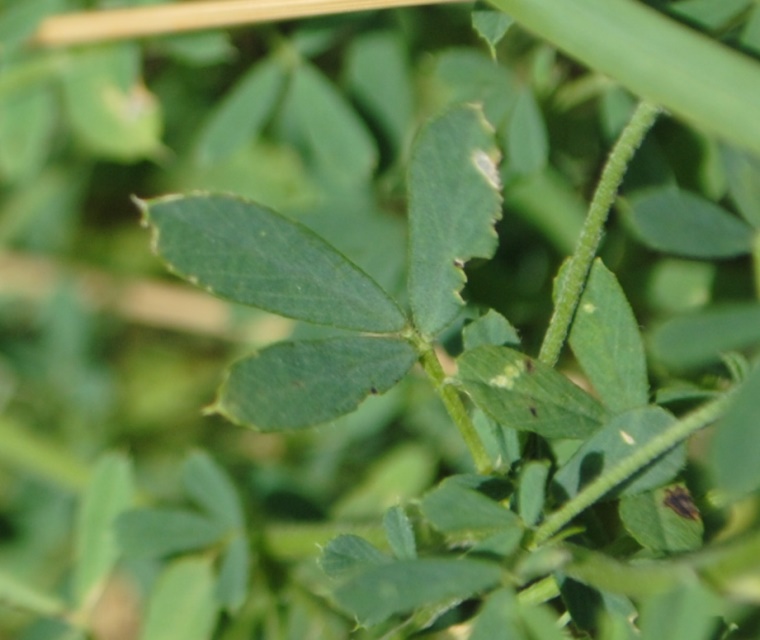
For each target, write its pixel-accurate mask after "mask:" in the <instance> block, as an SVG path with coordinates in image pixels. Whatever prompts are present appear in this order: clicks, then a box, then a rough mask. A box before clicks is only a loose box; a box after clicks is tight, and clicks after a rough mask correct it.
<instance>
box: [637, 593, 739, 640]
mask: <svg viewBox="0 0 760 640" xmlns="http://www.w3.org/2000/svg"><path fill="white" fill-rule="evenodd" d="M727 604H728V603H724V602H721V600H720V599H719V598H718V596H717V594H715V593H714V592H713V591H711V590H709V589H708V588H707V587H706V586H704V585H703V584H701V583H699V582H697V581H695V580H693V581H689V583H688V584H683V585H679V586H678V587H676V588H674V589H672V590H671V591H669V592H668V593H667V594H660V595H659V596H652V597H650V598H648V599H647V600H646V601H645V602H644V603H643V605H642V606H641V609H640V611H641V613H640V615H639V619H638V620H637V623H638V626H639V628H640V629H641V636H640V637H641V640H660V639H661V638H670V639H672V640H709V639H710V638H715V637H716V635H715V631H716V628H717V627H718V624H719V620H720V617H721V616H722V615H724V610H725V608H726V606H727ZM728 637H730V634H729V636H728Z"/></svg>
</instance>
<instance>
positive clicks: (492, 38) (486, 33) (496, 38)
mask: <svg viewBox="0 0 760 640" xmlns="http://www.w3.org/2000/svg"><path fill="white" fill-rule="evenodd" d="M513 24H514V20H512V18H510V17H509V16H508V15H507V14H505V13H502V12H501V11H496V10H495V9H492V8H491V7H489V6H488V5H487V4H486V3H485V2H481V1H480V0H479V1H478V2H476V3H475V6H474V7H473V8H472V26H473V28H474V29H475V31H476V32H477V34H478V35H479V36H480V37H481V38H483V40H485V41H486V44H487V45H488V49H489V50H490V52H491V56H492V57H493V58H494V59H495V58H496V45H498V44H499V42H501V39H502V38H503V37H504V36H505V35H506V34H507V31H509V28H510V27H511V26H512V25H513Z"/></svg>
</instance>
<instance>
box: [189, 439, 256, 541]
mask: <svg viewBox="0 0 760 640" xmlns="http://www.w3.org/2000/svg"><path fill="white" fill-rule="evenodd" d="M182 484H183V486H184V489H185V492H186V493H187V495H188V496H189V497H190V498H191V499H192V500H193V502H195V503H196V504H197V505H198V506H199V507H200V508H201V509H203V510H204V511H205V512H206V513H207V514H208V515H210V516H212V518H213V519H214V520H215V521H217V522H218V523H219V524H221V525H224V526H225V527H230V528H235V529H242V527H244V526H245V523H244V521H243V511H242V509H241V507H240V499H239V498H238V495H237V491H236V490H235V486H234V485H233V484H232V480H231V479H230V477H229V476H228V475H227V474H226V473H225V472H224V470H223V469H222V468H221V467H220V466H219V465H218V464H217V463H216V462H214V460H213V459H212V458H211V456H210V455H208V454H207V453H206V452H204V451H196V452H194V453H193V454H191V455H190V456H189V457H188V458H187V460H185V463H184V464H183V465H182Z"/></svg>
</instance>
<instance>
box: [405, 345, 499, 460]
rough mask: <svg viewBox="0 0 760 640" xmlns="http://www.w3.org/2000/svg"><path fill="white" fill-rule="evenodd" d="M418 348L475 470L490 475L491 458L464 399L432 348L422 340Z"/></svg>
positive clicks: (423, 364)
mask: <svg viewBox="0 0 760 640" xmlns="http://www.w3.org/2000/svg"><path fill="white" fill-rule="evenodd" d="M416 346H417V349H418V351H419V353H420V363H421V364H422V368H423V369H424V370H425V373H427V375H428V377H429V378H430V380H431V381H432V383H433V387H434V388H435V390H436V393H437V394H438V395H439V397H440V398H441V400H442V401H443V405H444V406H445V407H446V411H448V414H449V415H450V416H451V419H452V420H453V421H454V424H455V425H456V426H457V429H459V433H460V434H461V435H462V439H463V440H464V443H465V444H466V445H467V448H468V449H469V451H470V455H471V456H472V459H473V462H474V463H475V469H476V470H477V472H478V473H480V474H484V475H485V474H487V473H490V472H491V471H492V467H493V465H492V464H491V458H490V456H489V455H488V452H487V451H486V448H485V446H484V445H483V442H482V440H481V439H480V436H479V435H478V432H477V431H476V430H475V425H473V424H472V420H470V414H469V413H468V412H467V408H466V407H465V406H464V403H463V402H462V397H461V396H460V395H459V392H458V391H457V389H456V388H455V387H454V386H452V385H450V384H447V383H446V374H445V373H444V371H443V368H442V367H441V363H440V362H439V360H438V356H436V355H435V351H434V350H433V348H432V346H430V345H429V344H427V343H423V342H422V341H421V340H420V341H419V342H418V344H417V345H416Z"/></svg>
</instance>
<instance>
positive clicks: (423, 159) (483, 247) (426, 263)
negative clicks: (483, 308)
mask: <svg viewBox="0 0 760 640" xmlns="http://www.w3.org/2000/svg"><path fill="white" fill-rule="evenodd" d="M498 160H499V152H498V149H497V148H496V145H495V143H494V138H493V131H492V130H491V127H490V126H489V124H488V123H487V122H486V120H485V119H484V117H483V114H482V113H481V111H480V109H479V108H477V107H474V106H458V107H455V108H452V109H450V110H448V111H446V112H445V113H444V114H443V115H441V116H439V117H438V118H436V119H434V120H432V121H431V122H430V123H429V124H428V125H427V126H426V127H425V128H424V129H423V130H422V132H421V133H420V135H419V137H418V139H417V141H416V143H415V146H414V150H413V152H412V159H411V166H410V170H409V178H408V190H409V236H410V237H409V255H410V266H409V300H410V303H411V308H412V314H413V316H414V321H415V324H416V326H417V328H418V329H419V330H420V331H421V332H422V333H423V334H424V335H427V336H431V337H432V336H435V335H436V334H437V333H439V332H440V331H441V330H443V329H444V328H445V327H446V325H448V324H449V323H450V322H451V321H452V320H453V319H454V317H455V316H456V314H457V313H458V312H459V310H460V309H461V307H462V305H463V301H462V298H461V296H460V295H459V292H460V290H461V289H462V287H463V286H464V283H465V280H466V278H465V275H464V271H463V268H464V264H465V263H466V262H467V261H468V260H470V259H471V258H474V257H480V258H489V257H491V255H492V254H493V252H494V251H495V249H496V244H497V236H496V232H495V230H494V224H495V223H496V221H497V220H498V219H499V218H500V217H501V196H500V190H501V185H500V182H499V173H498V168H497V163H498Z"/></svg>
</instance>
